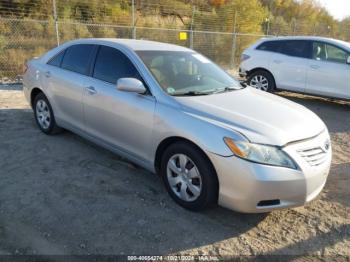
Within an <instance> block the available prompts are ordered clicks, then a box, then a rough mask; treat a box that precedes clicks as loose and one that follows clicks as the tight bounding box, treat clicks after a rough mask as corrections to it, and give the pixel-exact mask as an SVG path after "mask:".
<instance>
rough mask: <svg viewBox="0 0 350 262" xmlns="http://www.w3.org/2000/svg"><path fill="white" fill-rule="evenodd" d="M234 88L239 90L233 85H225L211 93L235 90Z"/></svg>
mask: <svg viewBox="0 0 350 262" xmlns="http://www.w3.org/2000/svg"><path fill="white" fill-rule="evenodd" d="M235 90H239V88H234V87H229V86H227V87H225V88H220V89H217V90H215V91H214V92H213V93H214V94H219V93H225V92H229V91H235Z"/></svg>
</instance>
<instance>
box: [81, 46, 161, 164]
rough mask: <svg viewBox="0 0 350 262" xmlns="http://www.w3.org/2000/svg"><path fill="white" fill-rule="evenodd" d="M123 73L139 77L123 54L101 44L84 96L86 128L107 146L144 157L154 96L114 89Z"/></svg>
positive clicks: (151, 119) (133, 155) (126, 75)
mask: <svg viewBox="0 0 350 262" xmlns="http://www.w3.org/2000/svg"><path fill="white" fill-rule="evenodd" d="M124 77H133V78H138V79H139V80H141V81H142V79H141V76H140V75H139V73H138V71H137V69H136V68H135V66H134V65H133V64H132V62H131V61H130V60H129V58H128V57H127V56H126V55H125V54H123V53H122V52H121V51H119V50H117V49H115V48H113V47H108V46H100V47H99V50H98V52H97V56H96V61H95V67H94V69H93V74H92V77H91V79H90V80H89V84H88V86H87V87H86V90H85V93H84V99H83V101H84V115H85V124H86V131H87V132H88V134H89V135H91V136H93V137H95V138H97V139H99V140H100V141H102V142H104V143H107V145H109V146H112V147H114V148H116V149H118V150H122V151H124V152H126V153H128V154H129V155H130V156H132V157H136V158H138V159H142V160H146V161H147V159H149V154H148V150H149V147H150V143H151V141H152V139H151V138H152V131H153V117H154V109H155V104H156V100H155V98H154V97H153V96H151V95H150V94H147V93H146V94H137V93H130V92H123V91H119V90H117V89H116V83H117V80H118V79H119V78H124Z"/></svg>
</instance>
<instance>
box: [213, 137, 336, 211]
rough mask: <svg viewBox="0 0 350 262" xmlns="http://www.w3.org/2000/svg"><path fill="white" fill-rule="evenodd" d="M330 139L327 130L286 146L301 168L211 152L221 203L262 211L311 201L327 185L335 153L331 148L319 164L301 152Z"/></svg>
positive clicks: (232, 207) (286, 149) (234, 207)
mask: <svg viewBox="0 0 350 262" xmlns="http://www.w3.org/2000/svg"><path fill="white" fill-rule="evenodd" d="M327 139H329V136H328V133H327V132H324V133H323V134H321V135H320V136H318V137H317V138H314V139H310V140H307V141H303V142H298V143H294V144H291V145H288V146H286V147H284V148H283V150H284V151H286V152H287V153H288V154H289V155H290V156H291V157H292V158H293V159H294V160H295V161H296V162H297V164H298V165H299V167H300V169H301V170H293V169H289V168H283V167H275V166H268V165H261V164H257V163H252V162H249V161H246V160H243V159H240V158H237V157H235V156H231V157H222V156H219V155H216V154H213V153H209V154H208V155H209V158H210V159H211V161H212V163H213V164H214V167H215V169H216V172H217V175H218V179H219V200H218V202H219V205H221V206H223V207H226V208H229V209H233V210H236V211H239V212H245V213H261V212H268V211H272V210H275V209H280V208H289V207H296V206H302V205H304V204H305V203H307V202H310V201H311V200H313V199H314V198H316V197H317V196H318V194H319V193H320V192H321V191H322V189H323V187H324V185H325V184H326V180H327V176H328V173H329V169H330V165H331V160H332V153H331V148H329V150H327V152H325V153H324V154H323V156H322V159H321V160H320V161H318V162H317V165H316V164H310V162H308V161H306V160H305V157H303V156H301V154H300V151H301V150H303V149H307V148H313V147H315V146H316V145H317V146H319V145H320V143H324V141H325V140H327ZM321 141H322V142H321ZM315 163H316V162H315Z"/></svg>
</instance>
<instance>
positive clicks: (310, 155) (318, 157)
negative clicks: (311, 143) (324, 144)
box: [298, 147, 327, 166]
mask: <svg viewBox="0 0 350 262" xmlns="http://www.w3.org/2000/svg"><path fill="white" fill-rule="evenodd" d="M298 153H299V154H300V155H301V156H302V157H303V158H304V159H305V161H306V162H308V163H309V164H310V165H311V166H319V165H321V164H322V163H323V162H325V161H326V159H327V152H326V151H325V150H324V149H322V148H321V147H314V148H308V149H303V150H298Z"/></svg>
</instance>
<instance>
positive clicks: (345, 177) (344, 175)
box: [325, 163, 350, 207]
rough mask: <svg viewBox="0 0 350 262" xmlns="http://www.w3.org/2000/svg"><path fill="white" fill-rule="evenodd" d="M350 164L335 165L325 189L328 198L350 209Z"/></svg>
mask: <svg viewBox="0 0 350 262" xmlns="http://www.w3.org/2000/svg"><path fill="white" fill-rule="evenodd" d="M349 170H350V163H342V164H333V165H332V167H331V171H330V175H329V176H328V181H327V184H326V187H325V191H326V194H325V195H326V198H327V199H328V200H330V201H332V202H338V203H340V204H342V205H343V206H344V207H350V191H349V185H350V177H349Z"/></svg>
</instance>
